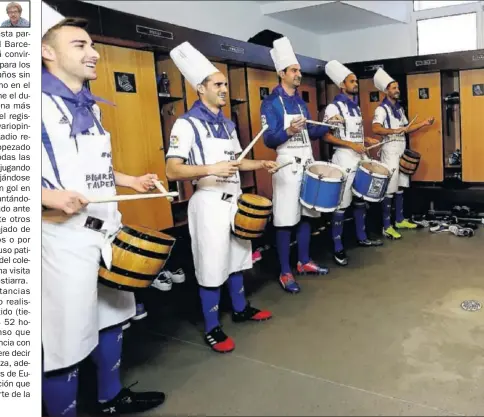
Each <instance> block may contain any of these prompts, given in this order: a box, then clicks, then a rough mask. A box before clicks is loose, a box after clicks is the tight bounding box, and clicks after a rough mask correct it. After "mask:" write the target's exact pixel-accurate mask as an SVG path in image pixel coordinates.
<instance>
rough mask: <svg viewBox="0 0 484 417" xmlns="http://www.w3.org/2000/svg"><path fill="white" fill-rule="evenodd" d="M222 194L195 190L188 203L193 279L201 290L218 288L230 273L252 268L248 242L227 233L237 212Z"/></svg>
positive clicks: (234, 198) (249, 242)
mask: <svg viewBox="0 0 484 417" xmlns="http://www.w3.org/2000/svg"><path fill="white" fill-rule="evenodd" d="M236 197H237V196H235V197H232V199H233V202H229V201H224V200H222V193H219V192H216V191H205V190H197V191H196V192H195V194H193V196H192V197H191V198H190V202H189V203H188V228H189V231H190V237H191V241H192V253H193V262H194V265H195V276H196V278H197V281H198V283H199V284H200V285H201V286H203V287H220V286H221V285H223V284H224V283H225V281H226V280H227V279H228V277H229V275H230V274H232V273H234V272H239V271H244V270H247V269H251V268H252V242H251V241H250V240H243V239H239V238H238V237H236V236H234V235H233V234H232V233H231V228H232V220H233V218H234V216H235V213H236V210H237V204H236V201H235V200H236Z"/></svg>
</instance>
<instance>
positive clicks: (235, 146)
mask: <svg viewBox="0 0 484 417" xmlns="http://www.w3.org/2000/svg"><path fill="white" fill-rule="evenodd" d="M190 120H191V121H192V123H193V124H194V126H195V128H196V129H197V132H198V138H197V135H196V134H195V131H194V129H193V126H192V125H191V124H190V122H189V121H188V120H185V119H181V118H179V119H178V120H177V121H176V122H175V124H174V125H173V129H172V131H171V134H170V147H169V149H168V152H167V154H166V158H167V159H168V158H181V159H184V160H185V161H186V163H187V164H188V165H212V164H216V163H217V162H222V161H235V160H236V155H238V154H240V153H241V152H242V148H241V147H240V142H239V139H238V137H237V132H236V131H235V129H234V130H233V131H232V132H231V134H230V139H225V138H224V139H221V138H216V137H215V134H216V133H215V132H212V130H211V129H210V127H209V126H208V124H206V123H204V122H202V121H200V120H199V119H195V118H193V117H192V118H190ZM214 127H215V129H224V131H225V132H226V130H225V129H226V126H225V127H224V126H220V125H215V126H214ZM194 183H197V185H198V188H200V189H211V190H217V191H221V192H225V193H231V194H235V193H237V192H238V190H239V189H240V175H239V174H236V175H234V176H232V177H229V178H220V177H216V176H208V177H204V178H201V179H199V180H198V181H196V182H194Z"/></svg>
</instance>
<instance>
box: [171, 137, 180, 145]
mask: <svg viewBox="0 0 484 417" xmlns="http://www.w3.org/2000/svg"><path fill="white" fill-rule="evenodd" d="M178 142H179V140H178V136H175V135H172V136H170V145H171V146H178Z"/></svg>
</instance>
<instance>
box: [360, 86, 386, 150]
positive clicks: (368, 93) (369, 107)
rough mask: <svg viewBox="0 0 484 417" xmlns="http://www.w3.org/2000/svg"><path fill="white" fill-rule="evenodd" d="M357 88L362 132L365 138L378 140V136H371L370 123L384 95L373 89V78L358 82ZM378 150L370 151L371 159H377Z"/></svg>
mask: <svg viewBox="0 0 484 417" xmlns="http://www.w3.org/2000/svg"><path fill="white" fill-rule="evenodd" d="M359 86H360V108H361V116H362V117H363V132H364V133H365V137H371V138H377V139H380V138H381V137H380V136H378V135H375V134H373V128H372V122H373V117H374V115H375V109H376V108H377V107H378V106H379V105H380V103H381V101H382V100H383V99H384V98H385V94H383V93H382V92H380V91H378V89H377V88H376V87H375V84H373V78H365V79H361V80H359ZM379 149H380V148H375V149H372V150H370V155H371V157H372V158H374V159H379V158H378V150H379Z"/></svg>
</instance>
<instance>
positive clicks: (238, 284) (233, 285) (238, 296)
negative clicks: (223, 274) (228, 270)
mask: <svg viewBox="0 0 484 417" xmlns="http://www.w3.org/2000/svg"><path fill="white" fill-rule="evenodd" d="M228 286H229V292H230V298H231V299H232V307H233V308H234V311H235V312H237V313H240V312H241V311H242V310H244V308H245V307H246V306H247V300H246V299H245V291H244V276H243V275H242V272H236V273H235V274H232V275H230V276H229V279H228Z"/></svg>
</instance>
